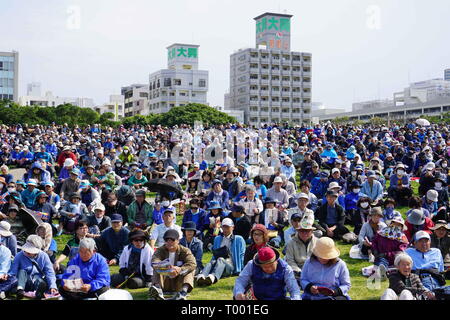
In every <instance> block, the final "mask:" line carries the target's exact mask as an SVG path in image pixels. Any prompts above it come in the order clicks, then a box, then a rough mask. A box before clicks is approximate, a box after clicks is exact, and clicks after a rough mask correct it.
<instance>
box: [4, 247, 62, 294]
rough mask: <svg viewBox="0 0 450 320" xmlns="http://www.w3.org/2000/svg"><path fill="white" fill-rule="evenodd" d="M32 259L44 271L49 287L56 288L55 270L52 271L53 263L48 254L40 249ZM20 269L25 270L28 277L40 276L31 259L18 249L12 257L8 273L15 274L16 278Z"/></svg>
mask: <svg viewBox="0 0 450 320" xmlns="http://www.w3.org/2000/svg"><path fill="white" fill-rule="evenodd" d="M34 260H35V261H36V263H37V265H38V266H39V267H40V268H41V270H42V272H43V273H44V275H45V280H46V282H47V285H48V286H49V288H50V289H52V288H53V289H56V276H55V271H53V264H52V262H51V261H50V258H49V256H48V255H47V254H46V253H45V252H43V251H40V252H39V253H38V255H37V257H36V258H35V259H34ZM20 270H25V271H26V272H27V275H28V276H29V277H32V276H35V275H39V276H40V277H41V278H42V275H41V274H40V272H39V271H38V269H37V268H36V266H35V265H34V264H33V263H32V262H31V259H30V258H28V257H27V256H26V255H25V253H24V252H23V251H20V252H19V253H18V254H17V255H16V257H15V258H14V261H13V263H12V266H11V269H10V270H9V275H12V276H15V277H16V278H17V277H18V274H19V271H20Z"/></svg>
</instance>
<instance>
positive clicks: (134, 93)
mask: <svg viewBox="0 0 450 320" xmlns="http://www.w3.org/2000/svg"><path fill="white" fill-rule="evenodd" d="M120 92H121V94H122V96H124V116H125V117H131V116H134V115H138V114H140V115H148V85H146V84H132V85H129V86H127V87H122V89H121V91H120Z"/></svg>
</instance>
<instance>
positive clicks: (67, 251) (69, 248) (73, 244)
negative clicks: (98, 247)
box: [53, 220, 89, 274]
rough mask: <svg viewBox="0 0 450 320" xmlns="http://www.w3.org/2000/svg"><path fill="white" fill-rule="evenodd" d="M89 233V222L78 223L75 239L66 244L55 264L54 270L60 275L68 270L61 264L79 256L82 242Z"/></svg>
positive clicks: (80, 221) (81, 221)
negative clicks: (67, 259)
mask: <svg viewBox="0 0 450 320" xmlns="http://www.w3.org/2000/svg"><path fill="white" fill-rule="evenodd" d="M88 232H89V227H88V224H87V221H86V220H79V221H77V223H76V225H75V235H74V237H73V238H72V239H70V240H69V241H68V242H67V243H66V245H65V246H64V249H63V251H62V253H61V255H60V256H59V257H58V258H57V259H56V261H55V263H54V264H53V268H54V269H55V271H56V273H58V274H59V273H64V271H65V270H66V268H65V266H63V265H61V263H62V262H63V261H64V260H66V258H69V260H72V259H73V258H75V256H76V255H77V254H78V249H79V245H80V241H81V240H83V239H84V238H86V236H87V234H88Z"/></svg>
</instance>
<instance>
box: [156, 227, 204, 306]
mask: <svg viewBox="0 0 450 320" xmlns="http://www.w3.org/2000/svg"><path fill="white" fill-rule="evenodd" d="M179 236H180V235H179V233H178V231H176V230H173V229H169V230H167V231H166V233H165V234H164V241H165V244H164V245H163V246H161V247H159V248H157V249H156V251H155V254H154V255H153V257H152V265H153V278H152V286H151V287H150V289H149V293H148V295H149V298H150V299H153V300H165V298H164V293H163V292H174V291H175V292H177V293H176V294H175V295H174V296H173V297H172V299H173V300H186V296H187V294H188V293H189V292H191V291H192V289H193V288H194V273H195V269H196V268H197V263H196V261H195V257H194V255H193V254H192V252H191V250H189V249H188V248H186V247H183V246H181V245H180V240H179ZM163 261H167V262H168V263H169V270H170V271H169V274H164V273H159V272H158V270H157V269H155V264H158V263H162V262H163Z"/></svg>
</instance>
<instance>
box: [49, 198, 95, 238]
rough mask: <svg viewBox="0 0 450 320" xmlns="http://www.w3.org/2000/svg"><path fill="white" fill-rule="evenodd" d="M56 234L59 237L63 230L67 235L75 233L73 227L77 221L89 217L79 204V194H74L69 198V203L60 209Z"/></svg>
mask: <svg viewBox="0 0 450 320" xmlns="http://www.w3.org/2000/svg"><path fill="white" fill-rule="evenodd" d="M59 214H60V215H61V218H60V220H59V226H58V234H57V236H60V235H61V234H62V233H63V231H64V230H65V231H66V232H68V233H72V232H74V231H75V225H76V222H77V221H78V220H85V219H86V217H87V216H88V215H89V211H88V210H87V207H86V205H85V204H84V203H82V202H81V195H80V193H79V192H74V193H73V194H72V195H71V196H70V201H67V202H66V203H65V204H64V205H63V206H62V207H61V208H60V209H59Z"/></svg>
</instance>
